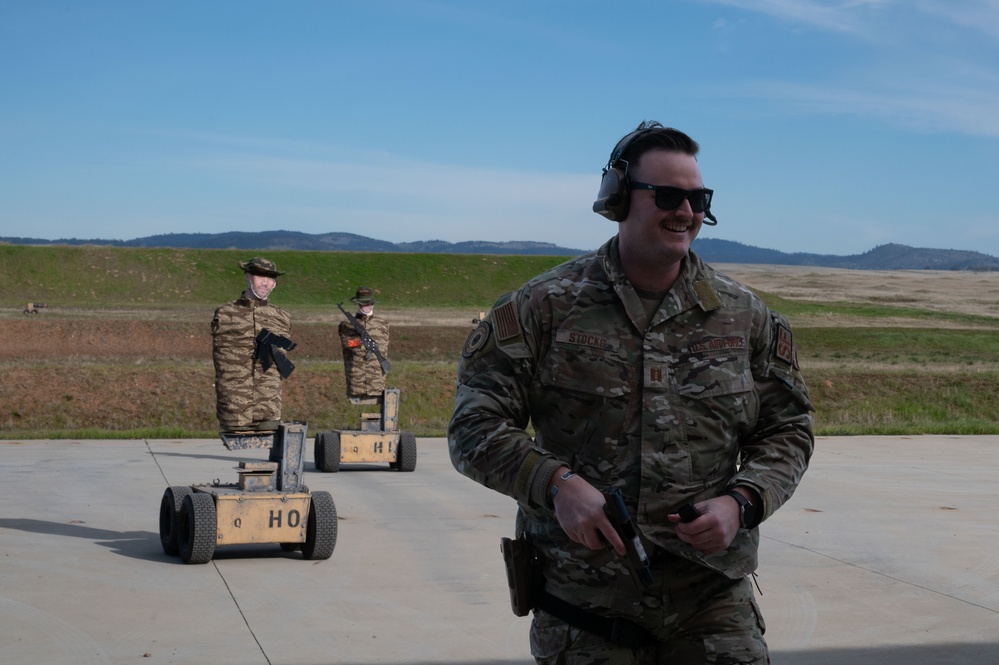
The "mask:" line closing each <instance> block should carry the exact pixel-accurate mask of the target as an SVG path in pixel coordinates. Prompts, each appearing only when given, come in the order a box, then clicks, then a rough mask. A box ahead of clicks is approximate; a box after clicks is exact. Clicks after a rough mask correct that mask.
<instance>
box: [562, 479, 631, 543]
mask: <svg viewBox="0 0 999 665" xmlns="http://www.w3.org/2000/svg"><path fill="white" fill-rule="evenodd" d="M568 470H569V469H568V467H562V468H560V469H559V470H558V471H556V472H555V474H554V475H553V476H552V478H553V481H552V485H556V486H558V493H557V494H556V495H555V500H554V503H555V517H556V519H558V523H559V526H561V527H562V530H563V531H565V533H566V535H567V536H569V540H571V541H573V542H576V543H580V544H581V545H586V546H587V547H589V548H590V549H593V550H599V549H603V547H604V544H605V543H610V545H611V547H613V548H614V551H615V552H617V553H618V554H619V555H621V556H625V555H626V554H627V549H626V548H625V546H624V541H622V540H621V537H620V536H619V535H618V534H617V531H616V530H615V529H614V525H612V524H611V522H610V520H609V519H608V518H607V513H605V512H604V503H605V502H606V500H605V499H604V495H603V493H602V492H601V491H600V490H598V489H597V488H596V487H594V486H593V485H591V484H590V483H588V482H587V481H586V480H585V479H584V478H582V477H580V476H578V475H577V476H570V477H569V478H568V479H567V480H562V478H561V476H562V474H563V473H564V472H565V471H568ZM549 489H550V488H549Z"/></svg>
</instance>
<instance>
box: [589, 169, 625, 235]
mask: <svg viewBox="0 0 999 665" xmlns="http://www.w3.org/2000/svg"><path fill="white" fill-rule="evenodd" d="M629 203H630V192H629V191H628V177H627V176H626V175H625V174H624V172H623V171H622V170H621V169H619V168H617V167H616V166H615V167H608V168H606V169H604V175H603V177H602V178H601V179H600V190H599V191H598V192H597V200H596V201H594V202H593V212H595V213H597V214H598V215H603V216H604V217H606V218H607V219H609V220H611V221H612V222H620V221H621V220H622V219H624V218H625V217H627V216H628V207H629V205H628V204H629Z"/></svg>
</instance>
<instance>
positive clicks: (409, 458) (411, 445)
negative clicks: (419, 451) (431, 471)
mask: <svg viewBox="0 0 999 665" xmlns="http://www.w3.org/2000/svg"><path fill="white" fill-rule="evenodd" d="M397 463H398V469H399V470H400V471H415V470H416V436H415V435H414V434H413V433H412V432H402V433H401V434H400V435H399V455H398V459H397Z"/></svg>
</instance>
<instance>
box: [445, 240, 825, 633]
mask: <svg viewBox="0 0 999 665" xmlns="http://www.w3.org/2000/svg"><path fill="white" fill-rule="evenodd" d="M811 410H812V407H811V403H810V402H809V399H808V392H807V389H806V386H805V382H804V379H803V378H802V375H801V372H800V370H799V368H798V363H797V356H796V353H795V350H794V342H793V338H792V335H791V328H790V326H789V324H788V323H787V321H786V320H785V319H784V318H783V317H782V316H781V315H779V314H777V313H775V312H772V311H770V310H769V309H768V308H767V307H766V305H765V304H764V303H763V302H762V301H761V300H760V299H759V298H758V297H756V296H755V295H754V294H753V293H752V292H751V291H750V290H749V289H747V288H745V287H743V286H742V285H740V284H739V283H737V282H735V281H733V280H732V279H730V278H728V277H726V276H724V275H722V274H720V273H718V272H716V271H715V270H713V269H712V268H710V267H709V266H707V265H706V264H704V263H703V262H702V261H701V260H700V259H699V258H698V257H697V256H696V255H695V254H694V253H693V252H691V253H689V254H688V256H687V258H686V260H685V261H684V266H683V270H682V273H681V275H680V277H679V279H678V280H677V282H676V283H675V284H674V285H673V287H672V289H671V290H670V292H669V293H668V294H667V296H666V297H665V299H664V300H663V302H662V304H661V305H660V307H659V309H658V310H657V311H654V312H653V314H652V316H651V318H650V317H649V316H648V315H647V314H646V311H645V309H644V307H643V305H642V302H641V299H640V298H639V296H638V294H637V293H636V292H635V289H634V288H633V287H632V286H631V284H630V283H629V282H628V281H627V279H626V278H625V276H624V274H623V272H622V270H621V267H620V263H619V258H618V253H617V238H616V237H615V238H612V239H611V240H610V241H609V242H608V243H606V244H605V245H604V246H603V247H601V248H600V249H599V250H597V251H596V252H592V253H590V254H587V255H585V256H582V257H579V258H577V259H574V260H571V261H568V262H566V263H564V264H562V265H561V266H558V267H556V268H554V269H552V270H551V271H549V272H547V273H545V274H542V275H540V276H538V277H536V278H534V279H533V280H531V281H530V282H528V283H527V284H525V285H524V286H523V287H521V289H520V290H518V291H517V292H514V293H510V294H506V295H504V296H502V297H501V298H500V299H499V300H498V301H497V303H496V304H495V305H494V307H493V309H492V310H491V311H490V313H489V314H488V315H487V316H486V318H485V320H484V321H483V322H482V323H480V324H479V326H478V327H477V328H476V329H475V330H473V331H472V333H471V334H470V335H469V337H468V339H467V340H466V342H465V345H464V348H463V349H462V356H461V359H460V361H459V367H458V386H457V392H456V395H455V407H454V412H453V415H452V418H451V422H450V425H449V428H448V445H449V450H450V454H451V460H452V463H453V464H454V466H455V468H457V469H458V470H459V471H460V472H461V473H463V474H465V475H467V476H468V477H470V478H472V479H473V480H475V481H477V482H479V483H482V484H483V485H485V486H487V487H489V488H491V489H494V490H497V491H499V492H502V493H504V494H507V495H509V496H511V497H513V498H514V499H516V500H517V502H518V507H519V510H518V515H517V533H518V534H520V533H523V532H527V533H530V534H531V536H532V538H533V540H534V543H535V545H536V547H537V548H538V551H539V554H540V556H541V559H542V562H543V567H544V575H545V579H546V589H547V591H548V592H549V593H551V594H552V595H554V596H557V597H559V598H561V599H563V600H565V601H567V602H570V603H573V604H575V605H577V606H578V605H584V604H589V605H592V606H597V607H601V608H606V609H608V610H612V611H614V612H618V613H620V614H622V615H626V616H638V615H640V614H641V613H642V612H643V605H642V600H641V596H640V594H639V592H638V591H637V590H636V589H635V587H634V586H633V585H632V584H631V582H630V578H629V577H628V569H627V567H626V565H625V564H624V562H623V561H622V560H621V559H619V558H618V557H617V556H616V555H615V554H614V553H613V551H612V550H611V549H610V548H604V549H602V550H590V549H588V548H587V547H585V546H584V545H581V544H577V543H574V542H572V541H570V540H569V538H568V537H567V536H566V535H565V533H564V532H563V531H562V529H561V527H560V526H559V524H558V521H557V520H556V518H555V514H554V511H553V509H552V507H551V505H550V504H549V502H548V498H547V491H546V490H547V485H548V481H549V479H550V477H551V474H552V472H553V470H554V469H555V468H557V467H559V466H561V465H565V466H568V467H569V468H571V469H572V470H574V471H575V472H576V473H577V474H579V475H581V476H583V477H584V478H585V479H586V480H587V481H589V482H590V483H591V484H592V485H594V486H595V487H596V488H597V489H600V490H602V491H605V492H606V491H608V490H612V489H618V488H619V489H621V490H622V493H623V494H624V497H625V502H626V504H627V505H628V509H629V511H630V512H631V513H632V515H633V516H634V519H635V522H636V524H637V525H638V528H639V530H640V532H641V533H640V535H641V537H642V539H643V541H644V544H645V547H646V549H647V551H649V552H653V553H658V554H670V555H674V556H677V557H680V558H683V559H686V560H689V561H691V562H694V563H695V564H697V565H699V566H702V567H704V568H706V569H708V570H712V571H716V572H718V573H721V574H722V575H723V576H725V577H728V578H730V579H741V578H744V577H745V576H746V575H748V574H749V573H751V572H752V571H754V570H755V569H756V566H757V546H758V542H759V531H758V529H752V530H748V531H747V530H744V529H743V530H740V531H739V534H738V535H737V536H736V538H735V540H734V541H733V542H732V544H731V546H730V547H729V549H728V550H726V551H725V552H721V553H718V554H714V555H711V556H705V555H703V554H701V553H700V552H698V551H697V550H695V549H694V548H692V547H690V546H689V545H687V544H685V543H683V542H682V541H680V540H679V538H678V537H677V536H676V533H675V530H674V527H673V525H672V523H671V522H669V521H668V519H667V517H666V516H667V515H668V514H669V513H672V512H676V510H677V509H678V508H679V507H680V506H681V505H683V504H684V503H687V502H694V503H696V502H698V501H701V500H705V499H709V498H714V497H718V496H721V495H723V494H725V493H726V491H727V490H728V489H729V488H731V487H734V486H735V485H737V484H738V485H741V486H747V487H751V488H753V489H754V490H755V491H756V492H757V493H758V494H759V495H760V497H761V499H762V506H759V507H758V508H759V509H760V511H761V514H762V516H763V519H766V518H767V517H769V516H770V515H772V514H773V513H774V511H776V510H777V509H778V508H780V506H781V505H783V504H784V502H786V501H787V500H788V499H789V498H790V497H791V495H792V493H793V492H794V490H795V488H796V487H797V485H798V483H799V482H800V480H801V477H802V475H803V474H804V472H805V469H806V468H807V466H808V461H809V459H810V457H811V454H812V450H813V447H814V438H813V436H812V421H811V416H810V413H809V412H810V411H811ZM529 425H530V426H533V428H534V431H535V436H534V437H533V438H532V437H531V435H530V434H529V432H528V431H527V428H528V426H529Z"/></svg>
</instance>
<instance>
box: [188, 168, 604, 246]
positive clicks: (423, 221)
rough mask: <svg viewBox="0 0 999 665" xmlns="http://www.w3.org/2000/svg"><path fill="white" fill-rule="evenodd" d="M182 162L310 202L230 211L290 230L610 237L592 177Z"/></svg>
mask: <svg viewBox="0 0 999 665" xmlns="http://www.w3.org/2000/svg"><path fill="white" fill-rule="evenodd" d="M188 166H189V167H194V168H198V169H200V170H202V171H203V172H204V173H205V174H206V175H207V176H208V177H211V178H223V179H229V180H237V181H240V182H244V183H250V184H251V185H252V186H253V188H254V189H255V190H258V191H264V190H270V189H273V190H275V191H277V192H280V194H279V197H280V199H281V200H288V199H289V198H295V197H296V196H300V197H301V198H303V199H306V198H307V199H308V200H309V201H310V202H311V203H310V204H309V205H308V206H300V205H298V204H294V205H281V204H280V203H273V204H270V205H268V204H265V205H264V206H262V207H261V206H252V207H251V206H247V207H246V208H245V209H240V210H239V211H237V212H235V215H234V216H235V217H238V218H242V219H247V218H248V216H249V217H250V218H257V219H261V220H272V221H271V222H269V225H270V226H271V227H273V226H274V223H273V220H274V219H281V218H284V219H294V220H296V221H295V228H296V229H298V230H303V231H307V232H311V233H320V232H325V231H330V230H348V229H347V228H345V227H344V225H343V222H344V221H349V224H350V227H351V228H350V231H351V232H355V233H361V234H363V235H368V236H370V237H376V238H381V239H391V240H393V241H412V240H426V239H428V237H431V236H432V237H435V238H440V239H444V240H449V241H452V242H459V241H463V240H496V241H500V240H512V239H517V240H536V241H541V242H552V243H555V244H560V245H563V246H569V247H579V246H582V247H583V248H589V247H593V246H596V243H598V242H599V241H601V240H600V239H602V238H604V236H605V235H606V236H609V235H611V234H612V233H613V232H614V231H616V229H615V228H612V226H613V225H606V224H604V225H601V224H600V223H599V222H600V221H601V220H600V218H598V217H597V216H596V215H593V213H592V212H591V211H590V210H589V203H590V202H591V201H592V199H593V196H595V194H596V188H597V185H598V182H597V179H596V177H595V176H593V175H575V174H565V173H562V174H559V173H532V172H526V171H510V170H502V169H486V168H475V167H463V166H455V165H447V164H438V163H432V162H424V161H418V160H412V159H406V158H401V157H397V156H394V155H390V154H385V153H369V154H358V155H352V157H351V159H350V160H333V159H330V160H322V159H302V158H296V157H289V156H271V155H255V156H249V157H248V156H233V155H229V156H216V157H211V158H203V159H199V160H197V161H195V162H191V163H189V164H188ZM296 192H297V194H296ZM591 218H592V219H591ZM261 223H263V222H261ZM581 224H582V225H583V233H582V234H579V233H578V230H579V229H580V226H581ZM265 225H266V224H265ZM306 227H308V228H306ZM261 228H262V227H261ZM431 228H432V229H434V230H433V232H431V233H429V235H428V231H427V229H431ZM574 243H581V245H580V244H574Z"/></svg>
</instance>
